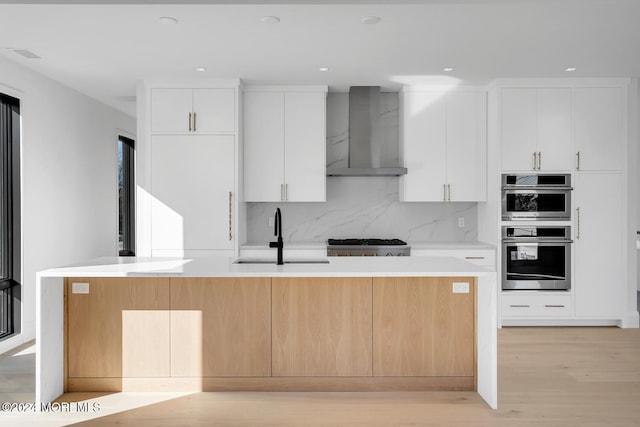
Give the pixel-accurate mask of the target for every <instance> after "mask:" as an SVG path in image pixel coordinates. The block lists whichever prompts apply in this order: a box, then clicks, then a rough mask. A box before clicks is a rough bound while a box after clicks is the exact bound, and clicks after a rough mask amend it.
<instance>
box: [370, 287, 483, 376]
mask: <svg viewBox="0 0 640 427" xmlns="http://www.w3.org/2000/svg"><path fill="white" fill-rule="evenodd" d="M454 282H461V283H465V282H466V283H469V293H453V292H452V284H453V283H454ZM474 308H475V280H474V279H473V278H469V277H464V278H462V277H461V278H450V277H388V278H385V277H374V278H373V374H374V375H375V376H387V377H388V376H392V377H394V376H411V377H416V376H418V377H420V376H426V377H429V376H449V377H473V376H474V375H475V356H474V355H475V346H474V342H475V311H474Z"/></svg>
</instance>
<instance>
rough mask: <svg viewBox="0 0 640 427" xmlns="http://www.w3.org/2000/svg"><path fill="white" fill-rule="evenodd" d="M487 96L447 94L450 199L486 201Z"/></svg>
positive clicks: (448, 195) (478, 94)
mask: <svg viewBox="0 0 640 427" xmlns="http://www.w3.org/2000/svg"><path fill="white" fill-rule="evenodd" d="M486 102H487V101H486V95H485V94H484V93H477V92H454V93H451V94H449V95H447V130H446V132H447V162H446V165H447V185H448V188H447V200H451V201H452V202H453V201H455V202H467V201H474V202H477V201H482V200H486V197H487V177H486V164H487V157H486V154H487V152H486V141H487V139H486V119H487V113H486V111H487V110H486Z"/></svg>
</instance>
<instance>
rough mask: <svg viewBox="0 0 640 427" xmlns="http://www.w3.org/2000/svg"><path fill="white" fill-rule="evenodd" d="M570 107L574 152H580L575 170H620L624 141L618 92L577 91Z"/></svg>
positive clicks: (612, 89)
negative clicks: (572, 107)
mask: <svg viewBox="0 0 640 427" xmlns="http://www.w3.org/2000/svg"><path fill="white" fill-rule="evenodd" d="M574 105H575V114H574V118H575V126H574V132H575V138H574V139H575V144H576V145H575V147H576V152H579V153H580V154H579V157H580V165H579V170H582V171H596V170H601V171H617V170H621V169H622V145H623V139H624V136H623V130H624V129H623V113H624V106H623V93H622V89H621V88H579V89H576V90H575V96H574ZM576 162H577V159H576ZM576 168H578V165H577V164H576Z"/></svg>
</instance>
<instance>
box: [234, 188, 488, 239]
mask: <svg viewBox="0 0 640 427" xmlns="http://www.w3.org/2000/svg"><path fill="white" fill-rule="evenodd" d="M398 186H399V183H398V178H397V177H329V178H327V201H326V202H324V203H248V204H247V236H248V240H249V242H252V243H255V242H265V243H266V242H269V241H271V240H273V227H270V226H269V217H272V216H273V213H274V211H275V209H276V208H277V207H279V208H280V210H281V211H282V218H283V229H282V237H283V238H284V241H285V242H289V243H306V242H324V241H326V240H327V239H328V238H337V239H340V238H347V237H356V238H365V237H375V238H399V239H403V240H406V241H409V242H418V241H420V242H433V241H475V240H477V237H478V230H477V204H476V203H432V202H428V203H426V202H425V203H416V202H411V203H405V202H400V201H399V200H398V188H399V187H398ZM458 218H464V221H465V227H464V228H458Z"/></svg>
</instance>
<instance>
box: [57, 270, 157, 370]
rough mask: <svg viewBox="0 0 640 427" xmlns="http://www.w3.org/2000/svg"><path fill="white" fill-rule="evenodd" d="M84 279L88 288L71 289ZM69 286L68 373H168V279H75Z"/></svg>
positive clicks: (70, 281) (67, 284)
mask: <svg viewBox="0 0 640 427" xmlns="http://www.w3.org/2000/svg"><path fill="white" fill-rule="evenodd" d="M73 283H88V284H89V293H73V292H72V289H71V288H72V285H73ZM66 286H67V310H68V311H67V313H68V314H67V331H66V335H67V346H68V347H67V372H68V374H67V375H68V377H69V378H97V377H104V378H106V377H111V378H122V377H163V376H168V375H169V279H168V278H135V279H133V278H96V277H92V278H73V279H67V280H66Z"/></svg>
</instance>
